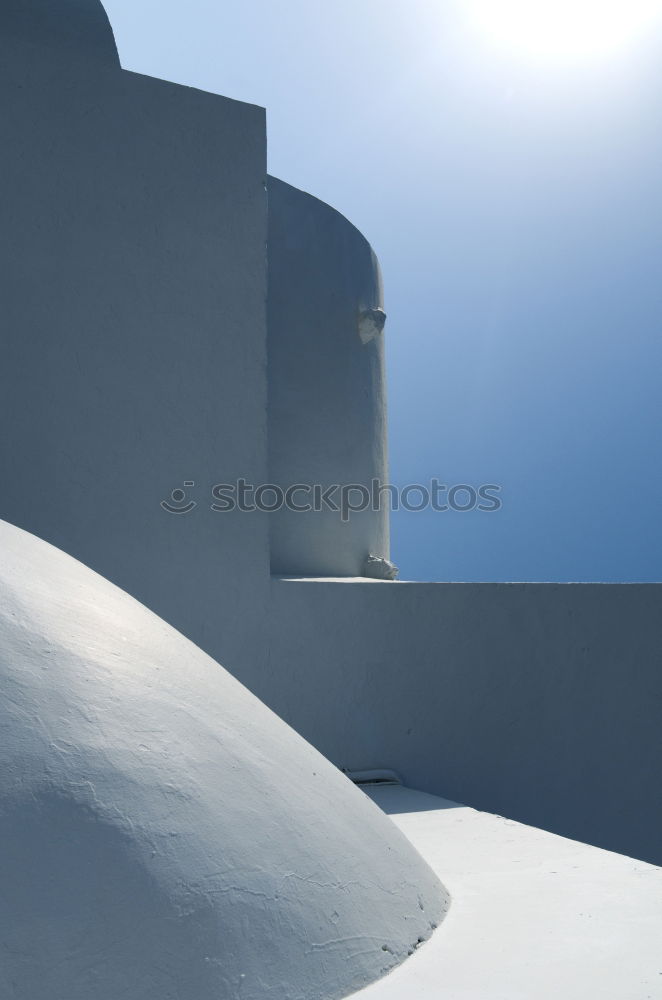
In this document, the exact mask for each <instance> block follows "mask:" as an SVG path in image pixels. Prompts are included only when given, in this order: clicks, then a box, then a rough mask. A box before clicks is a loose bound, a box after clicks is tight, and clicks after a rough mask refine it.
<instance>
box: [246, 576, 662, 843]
mask: <svg viewBox="0 0 662 1000" xmlns="http://www.w3.org/2000/svg"><path fill="white" fill-rule="evenodd" d="M271 589H272V611H271V654H270V662H271V669H270V672H269V674H268V675H265V677H264V679H263V684H262V685H261V690H260V695H261V697H263V698H265V700H266V701H267V702H268V703H269V704H270V705H271V706H272V707H273V708H274V709H275V711H276V712H278V713H279V714H281V715H282V716H283V717H284V718H285V719H286V720H287V721H288V722H290V723H291V724H292V725H293V726H294V727H295V728H296V729H298V730H299V731H300V732H301V733H302V735H303V736H304V737H306V738H307V739H309V740H311V741H312V742H314V743H315V745H316V746H317V747H318V748H319V749H320V750H321V751H322V753H324V754H325V755H327V756H328V757H330V758H331V760H333V761H334V762H335V763H336V764H337V765H338V766H340V767H344V768H348V769H350V770H353V769H362V768H371V767H390V768H394V769H395V770H396V771H399V772H400V774H401V775H402V777H403V779H404V780H405V782H406V783H407V784H408V785H411V786H413V787H414V788H420V789H423V790H425V791H429V792H435V793H437V794H441V795H443V796H445V797H447V798H450V799H455V800H458V801H461V802H464V803H467V804H468V805H472V806H475V807H477V808H478V809H483V810H486V811H489V812H496V813H499V814H501V815H504V816H508V817H510V818H513V819H517V820H521V821H523V822H526V823H529V824H532V825H534V826H540V827H543V828H544V829H547V830H551V831H553V832H556V833H560V834H563V835H565V836H568V837H572V838H574V839H577V840H582V841H586V842H588V843H591V844H596V845H598V846H600V847H605V848H609V849H610V850H614V851H619V852H621V853H623V854H629V855H632V856H634V857H638V858H643V859H646V860H649V861H653V862H657V863H660V862H662V833H661V831H662V795H661V794H660V777H659V762H660V760H661V759H662V730H661V729H660V726H659V718H660V705H661V704H662V671H661V670H660V649H662V585H657V584H641V585H639V584H628V585H618V584H616V585H611V584H565V585H559V584H440V583H437V584H425V583H395V584H392V583H377V582H369V581H346V582H333V581H320V582H313V581H303V582H301V581H299V582H295V581H281V580H274V581H273V583H272V588H271Z"/></svg>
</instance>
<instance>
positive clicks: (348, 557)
mask: <svg viewBox="0 0 662 1000" xmlns="http://www.w3.org/2000/svg"><path fill="white" fill-rule="evenodd" d="M382 306H383V294H382V282H381V275H380V271H379V264H378V262H377V258H376V257H375V255H374V253H373V251H372V249H371V248H370V245H369V244H368V243H367V241H366V239H365V237H363V236H362V235H361V233H359V232H358V230H357V229H355V228H354V226H352V225H351V224H350V223H349V222H348V221H347V219H345V218H344V217H343V216H342V215H340V214H339V213H338V212H336V211H335V210H334V209H332V208H330V207H329V206H328V205H325V204H324V203H323V202H320V201H318V200H317V199H316V198H313V197H311V196H310V195H308V194H304V193H303V192H302V191H298V190H297V189H296V188H293V187H290V186H289V185H288V184H284V183H283V182H282V181H279V180H276V179H275V178H273V177H272V178H269V302H268V330H269V333H268V344H269V475H270V480H271V481H272V482H275V483H278V484H279V485H281V486H282V487H283V488H285V489H286V488H287V487H288V486H292V485H293V484H295V483H305V484H309V485H314V484H321V485H322V486H323V487H324V488H325V489H326V488H327V487H329V486H332V485H335V484H336V483H338V484H350V483H356V484H362V485H364V486H366V487H367V488H368V489H369V488H370V485H371V481H372V479H373V478H374V479H377V480H379V481H380V482H386V481H387V467H386V461H387V456H386V410H385V387H384V342H383V333H382V331H383V328H384V319H385V314H384V312H383V309H382ZM337 499H338V497H337V495H336V496H335V500H336V502H337ZM358 499H359V498H358V494H357V495H355V496H354V497H353V502H354V503H356V502H357V500H358ZM295 500H296V502H297V503H298V504H299V505H301V504H302V503H305V501H306V497H304V496H302V495H300V496H296V497H295ZM385 506H386V505H385ZM388 547H389V541H388V510H387V509H384V510H382V511H373V510H365V511H361V512H357V513H354V514H352V516H351V519H350V520H349V522H346V523H343V521H342V520H341V517H340V514H339V513H336V512H334V511H328V510H323V511H320V512H318V511H309V512H300V511H292V510H286V509H283V510H279V511H277V512H275V513H274V514H272V515H271V567H272V572H273V573H296V574H301V575H304V576H319V575H323V576H335V575H336V574H337V575H340V576H357V575H360V574H361V572H362V567H363V565H364V562H365V560H366V558H367V557H368V555H369V554H370V553H372V554H373V555H376V556H381V557H386V558H388V554H389V552H388Z"/></svg>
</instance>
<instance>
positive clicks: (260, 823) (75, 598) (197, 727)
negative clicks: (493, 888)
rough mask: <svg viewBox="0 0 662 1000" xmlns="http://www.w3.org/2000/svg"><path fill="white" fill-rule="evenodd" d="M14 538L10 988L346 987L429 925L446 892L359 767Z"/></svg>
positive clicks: (6, 919) (17, 993)
mask: <svg viewBox="0 0 662 1000" xmlns="http://www.w3.org/2000/svg"><path fill="white" fill-rule="evenodd" d="M0 547H1V549H2V553H3V559H2V563H1V564H0V675H1V678H0V686H1V688H2V692H3V698H2V702H1V703H0V843H1V844H2V850H1V851H0V884H1V885H2V897H1V900H0V995H1V996H3V997H12V998H13V1000H91V998H92V997H93V998H94V1000H117V998H118V997H120V996H122V997H130V998H131V1000H166V998H174V997H186V1000H235V998H237V997H241V998H242V1000H317V998H335V997H342V996H345V995H346V994H348V993H349V992H350V991H351V990H354V989H357V988H359V987H360V986H363V985H365V984H366V983H368V982H370V981H372V980H374V979H376V978H378V977H379V976H380V975H382V974H383V973H384V972H386V971H387V970H389V969H390V968H392V967H393V966H394V965H396V964H397V963H398V962H400V961H402V960H403V959H405V958H406V957H407V955H408V954H409V953H410V952H411V951H412V950H413V949H414V948H415V947H416V945H417V943H418V942H419V939H420V940H424V939H426V938H427V937H429V936H430V934H431V931H432V929H433V927H434V926H436V924H437V923H438V922H439V921H440V920H441V919H442V917H443V916H444V914H445V911H446V908H447V905H448V899H447V896H446V893H445V891H444V889H443V887H442V886H441V884H440V883H439V881H438V879H437V878H436V876H435V875H433V873H432V872H431V870H430V869H429V868H428V867H427V865H426V864H425V863H424V862H423V861H422V859H421V858H420V857H419V855H418V854H417V853H416V851H415V850H414V849H413V848H412V847H411V845H410V844H409V842H408V841H407V840H406V839H405V837H404V836H403V835H402V834H401V833H400V832H399V831H398V830H397V829H396V827H395V826H394V825H393V824H392V823H391V822H390V821H389V820H388V819H386V817H384V816H383V814H382V813H381V812H380V810H379V809H378V808H376V807H375V806H374V805H373V804H372V803H371V802H369V800H368V799H367V798H365V796H364V795H363V793H362V792H360V791H359V790H358V789H357V788H356V786H354V785H353V784H352V783H351V782H350V781H349V779H348V778H346V777H345V776H344V775H342V774H341V773H340V772H339V771H337V770H336V769H335V768H334V767H332V766H331V765H330V764H329V763H328V762H327V761H326V760H324V758H323V757H321V756H320V754H319V753H318V752H317V751H316V750H314V749H313V748H312V747H311V746H310V745H309V744H307V743H305V742H304V741H303V740H302V739H301V738H300V737H299V736H297V735H296V734H295V733H294V732H293V731H292V730H291V729H290V728H289V727H288V726H286V725H285V724H284V723H283V722H281V720H280V719H278V718H277V717H276V716H275V715H274V714H273V713H272V712H270V711H269V710H268V709H267V708H266V707H265V706H264V705H262V704H261V703H260V702H259V701H258V700H257V699H256V698H255V697H254V696H253V695H251V694H250V693H249V692H248V691H247V690H246V689H245V688H243V687H242V686H241V685H240V684H239V683H238V682H237V681H236V680H235V679H234V678H232V677H231V676H230V675H229V674H228V673H227V672H226V671H224V670H223V669H222V668H221V667H220V666H219V665H218V664H217V663H215V662H214V661H213V660H211V659H210V658H209V657H208V656H207V655H206V654H204V653H203V652H202V651H201V650H200V649H198V648H197V647H196V646H194V645H193V644H192V643H191V642H189V641H188V640H187V639H185V638H184V637H183V636H182V635H180V634H179V633H177V632H176V631H175V630H174V629H173V628H171V627H170V626H169V625H167V624H166V623H165V622H163V621H162V620H161V619H159V618H157V617H156V616H155V615H153V614H152V613H151V612H149V611H148V610H147V609H146V608H144V607H143V606H142V605H140V604H138V603H137V602H136V601H134V600H133V598H131V597H129V596H128V595H127V594H126V593H124V592H123V591H121V590H119V589H118V588H117V587H114V586H113V585H112V584H110V583H109V582H108V581H106V580H104V579H103V578H102V577H100V576H98V575H97V574H95V573H93V572H92V571H91V570H90V569H88V568H87V567H85V566H83V565H82V564H81V563H79V562H77V561H76V560H74V559H72V558H71V557H69V556H67V555H65V554H64V553H62V552H60V551H58V550H57V549H55V548H54V547H52V546H50V545H47V544H46V543H45V542H42V541H41V540H39V539H36V538H35V537H34V536H32V535H29V534H27V533H26V532H23V531H21V530H19V529H17V528H15V527H13V526H10V525H7V524H5V523H4V522H0ZM441 932H443V930H442V931H441Z"/></svg>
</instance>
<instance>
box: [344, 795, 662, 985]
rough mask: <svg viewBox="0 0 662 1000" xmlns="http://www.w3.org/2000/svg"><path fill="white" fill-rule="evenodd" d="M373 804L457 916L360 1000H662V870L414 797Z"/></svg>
mask: <svg viewBox="0 0 662 1000" xmlns="http://www.w3.org/2000/svg"><path fill="white" fill-rule="evenodd" d="M369 794H370V797H371V798H372V799H373V800H374V801H375V802H377V803H378V804H379V805H380V806H381V808H382V809H384V811H385V812H386V813H387V814H388V815H390V816H391V818H392V819H393V821H394V822H395V823H396V824H397V825H398V826H399V827H400V829H401V830H402V831H403V833H405V834H406V835H407V836H408V837H409V839H410V840H411V842H412V843H413V844H414V846H415V847H416V848H417V849H418V850H419V851H420V852H421V854H422V855H423V857H424V858H425V859H426V860H427V861H428V863H429V864H430V866H431V867H432V868H435V869H437V870H440V869H441V868H442V866H443V872H444V881H445V883H446V884H447V885H448V888H449V889H450V891H451V893H452V895H453V906H452V907H451V910H450V912H449V914H448V917H447V918H446V920H445V921H444V926H443V930H442V932H441V933H440V934H435V935H434V936H433V937H432V939H431V940H430V941H429V942H428V943H427V944H425V945H423V947H422V948H420V949H419V950H418V951H417V952H416V954H415V955H414V957H413V958H412V959H411V960H410V961H409V962H407V963H406V964H405V965H403V966H401V967H400V968H398V969H395V970H394V971H393V972H392V973H391V974H390V975H389V976H386V977H385V978H384V979H382V980H380V981H379V982H378V983H374V984H373V985H372V986H368V987H367V988H366V989H365V990H362V991H361V992H360V993H357V994H356V995H355V996H354V997H353V1000H443V998H448V1000H451V998H452V1000H561V998H562V1000H661V998H662V974H661V973H662V969H661V968H660V941H661V940H662V869H661V868H655V867H653V866H652V865H648V864H645V863H644V862H642V861H633V860H632V858H626V857H622V856H621V855H618V854H611V853H610V852H609V851H602V850H599V849H597V848H595V847H588V846H587V845H586V844H578V843H576V842H574V841H572V840H566V839H565V838H563V837H557V836H554V835H552V834H550V833H545V832H544V831H542V830H535V829H532V828H531V827H527V826H522V825H521V824H520V823H515V822H513V821H512V820H508V819H504V818H503V817H501V816H490V815H488V814H486V813H480V812H476V811H475V810H474V809H468V808H466V807H463V806H459V805H458V804H457V803H455V802H448V801H446V800H444V799H439V798H437V797H436V796H431V795H426V794H424V793H423V792H415V791H412V790H411V789H409V788H378V789H374V790H371V791H370V793H369Z"/></svg>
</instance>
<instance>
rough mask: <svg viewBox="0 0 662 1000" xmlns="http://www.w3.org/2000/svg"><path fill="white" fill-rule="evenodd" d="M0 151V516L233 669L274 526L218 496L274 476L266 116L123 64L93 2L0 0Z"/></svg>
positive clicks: (238, 664)
mask: <svg viewBox="0 0 662 1000" xmlns="http://www.w3.org/2000/svg"><path fill="white" fill-rule="evenodd" d="M0 144H1V146H2V158H1V159H2V162H1V166H0V176H1V178H2V186H3V190H4V191H5V193H6V194H7V196H6V197H4V198H3V199H2V205H1V207H0V228H1V230H2V245H1V247H0V274H1V278H0V282H1V286H2V317H1V319H0V327H1V333H2V363H1V364H0V425H1V426H2V429H3V433H2V436H1V438H0V467H1V468H2V473H3V481H2V492H1V495H0V516H2V517H4V518H6V519H7V520H9V521H12V522H14V523H16V524H18V525H20V526H21V527H24V528H26V529H28V530H30V531H33V532H35V533H36V534H38V535H39V536H41V537H43V538H46V539H47V540H48V541H51V542H53V543H54V544H56V545H58V546H60V547H61V548H63V549H65V550H66V551H68V552H70V553H71V554H73V555H75V556H76V557H78V558H80V559H82V560H83V561H84V562H85V563H86V564H88V565H91V566H92V567H93V568H94V569H96V570H98V571H99V572H101V573H103V574H104V576H106V577H108V578H110V579H112V580H113V581H114V582H115V583H117V584H119V585H121V586H122V587H123V588H124V589H126V590H128V591H129V592H131V593H132V594H133V595H134V596H136V597H137V598H139V599H140V600H142V601H143V602H144V603H146V604H147V605H148V606H150V607H151V608H152V609H153V610H155V611H156V612H157V613H159V614H161V615H162V616H163V617H164V618H166V619H167V620H168V621H170V622H171V623H172V624H174V625H176V626H177V627H178V628H180V629H181V630H182V631H184V632H185V633H186V634H187V635H189V636H191V637H195V639H196V640H197V642H198V643H199V644H201V645H203V646H204V647H205V648H206V649H207V650H213V652H214V654H215V655H216V656H217V657H224V658H225V659H226V660H227V661H228V662H232V663H233V664H234V665H235V669H237V670H238V671H241V670H242V668H246V664H250V663H253V662H259V661H260V659H261V658H262V657H263V656H264V652H263V648H262V645H261V643H262V637H261V634H260V632H259V630H258V629H257V628H255V626H254V624H253V623H252V622H251V621H250V614H249V609H251V608H253V609H259V608H260V607H261V608H262V609H266V598H267V589H268V572H269V555H268V525H267V523H266V516H263V515H260V514H255V515H252V514H236V513H235V514H233V513H225V514H215V513H214V512H212V511H211V510H210V509H209V504H210V502H211V499H212V498H211V492H210V491H211V487H212V485H213V484H215V483H218V482H225V481H227V480H230V481H234V479H236V478H237V477H239V476H245V477H246V478H247V479H248V480H249V481H253V482H258V483H259V482H263V481H264V479H265V477H266V474H267V452H266V374H265V362H266V309H265V297H266V254H265V240H266V237H267V219H266V190H265V183H266V166H265V164H266V140H265V119H264V112H263V110H262V109H260V108H256V107H252V106H251V105H247V104H241V103H239V102H236V101H231V100H226V99H225V98H221V97H216V96H214V95H212V94H206V93H202V92H200V91H196V90H193V89H190V88H187V87H181V86H175V85H173V84H169V83H164V82H163V81H160V80H153V79H150V78H147V77H142V76H139V75H136V74H134V73H128V72H124V71H122V70H121V69H120V68H119V64H118V61H117V54H116V51H115V48H114V43H113V39H112V33H111V31H110V27H109V25H108V23H107V20H106V18H105V15H104V14H103V9H102V7H101V5H100V4H99V3H97V2H96V0H86V2H83V0H79V2H75V0H59V2H55V0H48V3H47V2H46V0H43V2H37V0H21V2H20V3H9V4H8V3H6V2H4V0H3V3H2V4H1V5H0ZM184 480H192V481H194V482H195V484H196V485H195V487H194V488H192V489H187V490H186V492H187V496H188V498H189V499H192V500H194V501H196V502H197V503H198V507H197V508H196V509H195V510H194V511H193V512H192V513H190V514H187V515H177V514H168V513H166V512H165V511H164V510H162V509H161V507H160V506H159V503H160V501H161V500H162V499H165V500H167V499H168V498H169V497H170V494H171V491H172V490H173V489H175V488H178V487H182V484H183V481H184Z"/></svg>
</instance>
